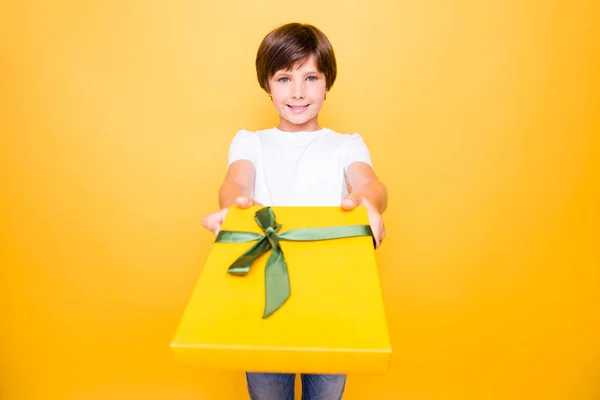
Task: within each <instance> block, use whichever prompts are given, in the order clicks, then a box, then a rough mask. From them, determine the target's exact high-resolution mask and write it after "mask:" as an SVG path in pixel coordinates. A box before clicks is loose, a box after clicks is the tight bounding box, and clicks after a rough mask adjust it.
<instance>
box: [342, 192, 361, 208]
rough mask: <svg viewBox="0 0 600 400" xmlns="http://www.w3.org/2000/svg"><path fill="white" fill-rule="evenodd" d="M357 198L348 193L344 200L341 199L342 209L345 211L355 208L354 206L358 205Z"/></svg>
mask: <svg viewBox="0 0 600 400" xmlns="http://www.w3.org/2000/svg"><path fill="white" fill-rule="evenodd" d="M358 204H359V203H358V200H357V199H356V198H355V197H354V196H353V195H352V194H349V195H348V196H346V197H345V198H344V200H342V210H345V211H349V210H352V209H354V208H356V206H358Z"/></svg>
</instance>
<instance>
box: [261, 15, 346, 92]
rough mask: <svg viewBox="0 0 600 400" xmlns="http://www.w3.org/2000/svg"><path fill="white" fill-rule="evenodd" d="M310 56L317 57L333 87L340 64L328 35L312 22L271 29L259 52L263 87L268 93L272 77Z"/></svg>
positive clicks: (328, 83)
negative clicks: (311, 23)
mask: <svg viewBox="0 0 600 400" xmlns="http://www.w3.org/2000/svg"><path fill="white" fill-rule="evenodd" d="M310 55H314V56H315V62H316V63H317V67H318V68H319V70H320V71H321V72H322V73H323V74H324V75H325V82H326V87H327V90H329V89H330V88H331V86H333V82H335V78H336V75H337V65H336V62H335V54H334V52H333V47H332V46H331V43H330V42H329V39H327V36H325V34H324V33H323V32H321V31H320V30H319V29H317V28H315V27H314V26H312V25H307V24H300V23H296V22H295V23H290V24H286V25H283V26H280V27H279V28H277V29H275V30H273V31H271V32H270V33H269V34H268V35H267V36H265V38H264V39H263V41H262V42H261V44H260V46H259V48H258V52H257V53H256V74H257V77H258V83H259V84H260V87H262V88H263V89H264V90H265V91H267V93H268V92H269V78H271V77H272V76H273V75H275V73H276V72H277V71H279V70H282V69H290V68H292V67H293V66H294V65H295V64H296V63H298V62H301V61H303V60H304V59H306V58H307V57H309V56H310Z"/></svg>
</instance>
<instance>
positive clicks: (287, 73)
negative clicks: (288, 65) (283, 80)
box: [273, 70, 320, 76]
mask: <svg viewBox="0 0 600 400" xmlns="http://www.w3.org/2000/svg"><path fill="white" fill-rule="evenodd" d="M291 74H292V72H291V71H284V70H279V71H277V72H275V73H274V74H273V76H278V75H291ZM318 74H320V72H318V71H313V70H311V71H307V72H305V73H304V75H318Z"/></svg>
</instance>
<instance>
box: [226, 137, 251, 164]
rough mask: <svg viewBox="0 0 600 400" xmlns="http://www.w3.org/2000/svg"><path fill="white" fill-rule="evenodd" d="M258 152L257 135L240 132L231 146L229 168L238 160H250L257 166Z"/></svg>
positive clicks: (228, 159) (228, 158) (228, 160)
mask: <svg viewBox="0 0 600 400" xmlns="http://www.w3.org/2000/svg"><path fill="white" fill-rule="evenodd" d="M256 152H257V138H256V135H255V134H254V133H252V132H249V131H245V130H241V131H238V132H237V133H236V135H235V136H234V138H233V140H232V141H231V144H230V145H229V153H228V157H227V168H229V166H230V165H231V164H232V163H233V162H235V161H238V160H249V161H250V162H252V164H254V165H256Z"/></svg>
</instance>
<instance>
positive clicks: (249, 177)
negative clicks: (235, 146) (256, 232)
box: [219, 160, 255, 209]
mask: <svg viewBox="0 0 600 400" xmlns="http://www.w3.org/2000/svg"><path fill="white" fill-rule="evenodd" d="M254 174H255V168H254V164H252V162H251V161H249V160H238V161H234V162H233V163H231V165H230V166H229V168H228V169H227V174H226V175H225V179H224V180H223V184H222V185H221V188H220V189H219V207H220V208H222V209H223V208H228V207H230V206H232V205H234V204H236V200H237V199H238V198H240V197H244V198H246V199H247V202H246V203H247V204H244V205H247V206H251V205H253V204H255V202H254V200H253V199H252V188H253V187H254ZM242 201H243V200H242ZM238 203H239V201H238ZM238 205H239V204H238Z"/></svg>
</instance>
